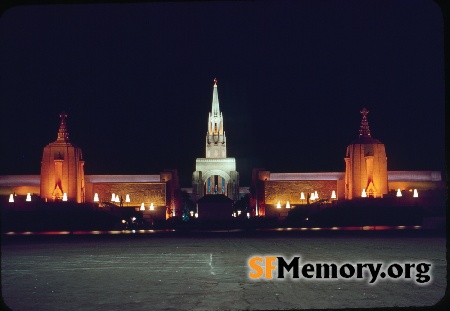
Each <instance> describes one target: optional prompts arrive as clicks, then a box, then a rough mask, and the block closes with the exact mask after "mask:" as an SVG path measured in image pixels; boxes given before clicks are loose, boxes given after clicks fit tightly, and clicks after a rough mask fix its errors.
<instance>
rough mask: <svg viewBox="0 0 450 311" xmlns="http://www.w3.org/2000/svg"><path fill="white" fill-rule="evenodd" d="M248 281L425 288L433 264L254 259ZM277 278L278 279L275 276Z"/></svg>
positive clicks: (271, 257) (297, 258) (279, 257)
mask: <svg viewBox="0 0 450 311" xmlns="http://www.w3.org/2000/svg"><path fill="white" fill-rule="evenodd" d="M248 267H249V274H248V276H249V278H250V279H253V280H256V279H284V278H285V277H286V276H287V277H291V278H293V279H305V280H311V279H317V280H321V279H323V280H333V279H335V280H336V279H341V280H342V279H368V281H369V284H374V283H376V282H377V281H378V280H379V279H385V278H388V279H394V280H398V279H404V280H414V281H415V282H416V283H418V284H425V283H428V282H430V280H431V263H428V262H409V263H395V262H394V263H390V264H384V263H381V262H365V263H342V264H336V263H330V262H328V263H319V262H308V263H302V262H301V261H300V257H299V256H294V257H292V259H290V260H286V259H285V258H284V257H282V256H253V257H251V258H249V259H248ZM274 275H275V276H274Z"/></svg>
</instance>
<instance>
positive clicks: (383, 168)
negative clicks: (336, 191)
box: [344, 108, 388, 200]
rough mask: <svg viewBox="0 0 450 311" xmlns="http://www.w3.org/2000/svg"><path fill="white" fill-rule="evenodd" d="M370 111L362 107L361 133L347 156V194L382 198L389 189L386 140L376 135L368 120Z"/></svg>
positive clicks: (353, 196) (348, 195)
mask: <svg viewBox="0 0 450 311" xmlns="http://www.w3.org/2000/svg"><path fill="white" fill-rule="evenodd" d="M368 113H369V111H368V110H367V109H366V108H363V109H362V110H361V114H362V121H361V126H360V129H359V137H358V139H357V140H355V141H354V142H353V143H352V144H351V145H349V146H348V147H347V153H346V156H345V158H344V159H345V198H346V199H349V200H351V199H353V198H360V197H374V198H380V197H383V195H385V194H387V193H388V179H387V157H386V149H385V147H384V144H382V143H381V142H380V141H379V140H377V139H374V138H372V136H371V134H370V129H369V122H368V121H367V114H368Z"/></svg>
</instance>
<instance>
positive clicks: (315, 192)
mask: <svg viewBox="0 0 450 311" xmlns="http://www.w3.org/2000/svg"><path fill="white" fill-rule="evenodd" d="M318 198H319V195H318V194H317V190H316V191H314V200H317V199H318Z"/></svg>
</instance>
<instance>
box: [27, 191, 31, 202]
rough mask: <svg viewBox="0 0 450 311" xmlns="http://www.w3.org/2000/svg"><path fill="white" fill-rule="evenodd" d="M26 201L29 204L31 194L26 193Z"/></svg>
mask: <svg viewBox="0 0 450 311" xmlns="http://www.w3.org/2000/svg"><path fill="white" fill-rule="evenodd" d="M26 201H27V202H31V194H30V193H29V192H28V193H27V199H26Z"/></svg>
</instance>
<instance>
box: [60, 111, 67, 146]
mask: <svg viewBox="0 0 450 311" xmlns="http://www.w3.org/2000/svg"><path fill="white" fill-rule="evenodd" d="M59 117H60V118H61V123H60V124H59V130H58V140H69V132H68V131H67V126H66V118H67V113H65V112H61V113H60V114H59Z"/></svg>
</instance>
